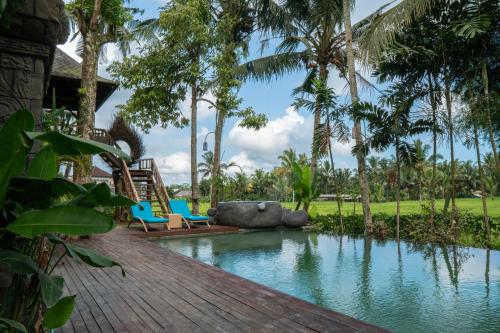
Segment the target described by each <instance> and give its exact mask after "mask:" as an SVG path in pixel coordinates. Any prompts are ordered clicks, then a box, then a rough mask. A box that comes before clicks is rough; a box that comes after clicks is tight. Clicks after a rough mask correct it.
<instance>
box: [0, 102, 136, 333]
mask: <svg viewBox="0 0 500 333" xmlns="http://www.w3.org/2000/svg"><path fill="white" fill-rule="evenodd" d="M33 128H34V119H33V116H32V114H31V113H30V112H29V111H27V110H21V111H18V112H16V113H14V114H13V115H12V116H11V117H10V118H9V119H8V121H7V122H6V123H5V125H4V126H3V128H2V129H1V130H0V142H8V143H9V145H7V146H5V149H2V150H1V152H0V210H1V214H0V243H1V244H2V247H1V249H0V275H1V276H2V279H1V284H0V291H1V292H0V317H1V319H0V328H1V330H2V331H3V332H9V331H14V330H16V331H27V330H29V331H37V332H39V331H41V330H42V327H43V330H51V329H55V328H58V327H60V326H62V325H64V323H65V322H66V321H67V320H68V319H69V317H70V316H71V313H72V312H73V308H74V304H75V295H72V296H71V295H70V296H64V297H63V286H64V279H63V278H62V277H61V276H57V275H55V274H54V273H55V272H56V271H55V269H56V267H57V265H58V264H59V263H60V262H61V260H62V259H63V258H64V257H66V256H67V257H70V258H73V259H75V260H81V261H83V262H85V263H86V264H88V265H91V266H94V267H112V266H119V267H121V266H120V264H119V263H117V262H115V261H114V260H112V259H110V258H107V257H104V256H102V255H99V254H97V253H95V252H93V251H91V250H88V249H85V248H82V247H80V246H76V245H73V244H71V243H67V242H66V241H64V240H63V239H62V238H60V236H61V235H68V236H85V235H90V234H95V233H105V232H108V231H110V230H111V229H113V227H114V222H113V220H112V219H111V218H110V217H109V216H107V215H105V214H103V213H100V212H99V211H98V210H96V209H95V208H96V207H113V206H130V205H132V204H134V202H133V201H131V200H129V199H127V198H125V197H122V196H117V195H114V194H112V193H111V192H110V189H109V187H108V186H107V185H106V184H84V185H78V184H74V183H72V182H70V181H68V180H66V179H64V178H60V177H58V170H57V167H56V159H57V156H58V155H65V156H79V155H82V154H89V155H91V154H98V153H102V152H110V153H113V154H115V155H117V156H119V157H120V158H123V159H125V160H128V159H129V157H128V156H127V155H125V154H124V153H123V152H122V151H120V150H118V149H116V148H114V147H110V146H107V145H105V144H102V143H98V142H93V141H90V140H85V139H81V138H77V137H73V136H70V135H67V134H63V133H60V132H55V131H50V132H33ZM35 141H37V142H40V143H42V147H41V149H40V150H39V151H38V152H37V153H36V155H35V156H34V157H32V158H30V157H29V154H30V151H31V150H32V148H33V146H34V143H35ZM28 161H30V162H29V166H28V167H27V168H26V165H27V164H28V163H27V162H28ZM122 273H123V274H125V272H124V270H123V268H122Z"/></svg>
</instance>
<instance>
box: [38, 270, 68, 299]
mask: <svg viewBox="0 0 500 333" xmlns="http://www.w3.org/2000/svg"><path fill="white" fill-rule="evenodd" d="M38 278H39V279H40V288H41V290H42V299H43V302H44V303H45V305H47V307H49V308H50V307H52V306H54V304H56V303H57V302H58V301H59V299H60V298H61V296H62V294H63V287H64V278H63V277H62V276H50V275H47V274H45V273H41V272H40V273H38Z"/></svg>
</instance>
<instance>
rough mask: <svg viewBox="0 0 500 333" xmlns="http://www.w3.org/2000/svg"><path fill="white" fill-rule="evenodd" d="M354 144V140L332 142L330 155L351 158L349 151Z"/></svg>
mask: <svg viewBox="0 0 500 333" xmlns="http://www.w3.org/2000/svg"><path fill="white" fill-rule="evenodd" d="M355 144H356V142H355V141H354V139H350V140H349V142H338V141H333V142H332V153H333V155H340V156H352V154H351V151H352V148H353V147H354V145H355Z"/></svg>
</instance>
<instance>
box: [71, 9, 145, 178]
mask: <svg viewBox="0 0 500 333" xmlns="http://www.w3.org/2000/svg"><path fill="white" fill-rule="evenodd" d="M124 3H125V1H111V0H94V1H90V2H89V1H85V2H83V1H77V0H71V1H70V2H68V3H67V4H66V9H67V12H68V14H69V16H70V19H71V23H72V30H74V31H75V33H74V36H73V38H76V37H78V36H81V39H80V45H79V51H80V53H81V57H82V73H81V81H80V82H81V86H80V89H79V91H78V92H79V95H80V103H79V109H78V123H77V135H79V136H80V137H82V138H84V139H90V138H91V135H92V131H93V129H94V122H95V109H96V93H97V66H98V59H99V56H100V54H101V52H102V50H103V49H104V47H105V45H106V44H109V43H115V44H117V45H118V47H119V49H120V50H121V51H122V53H123V54H126V53H128V52H129V51H130V47H129V43H130V42H131V41H132V40H134V35H133V34H132V33H131V30H130V29H128V28H133V27H134V26H135V25H136V24H137V21H135V20H133V15H134V14H136V13H138V10H137V9H134V8H128V7H125V5H124ZM91 168H92V159H91V158H90V156H86V157H85V160H84V163H83V164H82V167H80V166H78V165H75V170H74V180H75V181H76V182H80V183H85V182H88V181H89V179H90V178H89V177H90V170H91Z"/></svg>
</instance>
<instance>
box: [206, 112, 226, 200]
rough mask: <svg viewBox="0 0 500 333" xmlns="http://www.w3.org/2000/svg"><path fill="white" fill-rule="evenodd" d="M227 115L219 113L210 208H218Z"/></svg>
mask: <svg viewBox="0 0 500 333" xmlns="http://www.w3.org/2000/svg"><path fill="white" fill-rule="evenodd" d="M224 117H225V115H224V114H223V113H222V112H221V111H218V112H217V122H216V125H215V133H214V135H215V145H214V160H213V166H212V179H211V182H210V207H211V208H216V207H217V194H218V182H219V177H220V148H221V142H222V129H223V127H224Z"/></svg>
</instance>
